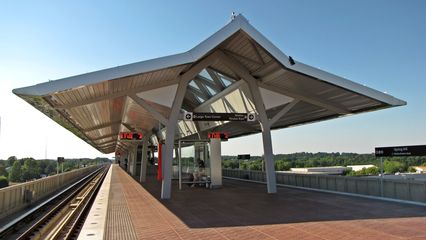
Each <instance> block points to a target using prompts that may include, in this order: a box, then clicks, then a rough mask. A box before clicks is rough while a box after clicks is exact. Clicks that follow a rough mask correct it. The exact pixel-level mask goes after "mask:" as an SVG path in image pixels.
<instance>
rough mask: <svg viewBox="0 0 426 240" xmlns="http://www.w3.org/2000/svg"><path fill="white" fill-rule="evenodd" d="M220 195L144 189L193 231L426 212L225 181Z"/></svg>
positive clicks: (152, 184)
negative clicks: (166, 194) (164, 196)
mask: <svg viewBox="0 0 426 240" xmlns="http://www.w3.org/2000/svg"><path fill="white" fill-rule="evenodd" d="M223 183H224V187H223V188H221V189H214V190H210V189H206V188H203V187H195V188H190V187H189V186H187V185H185V186H184V188H183V189H182V190H179V188H178V185H177V182H173V187H172V189H173V190H172V199H171V200H161V199H160V191H161V183H160V182H158V181H157V180H155V179H154V178H149V179H147V183H145V184H143V187H144V188H145V189H147V190H148V191H149V192H150V193H151V194H152V195H153V196H154V197H155V198H156V199H158V200H159V201H160V202H161V203H162V204H163V205H164V206H165V207H167V208H168V209H169V210H170V211H171V212H172V213H174V214H175V215H176V216H177V217H178V218H179V219H181V220H182V221H183V222H184V223H185V224H186V225H187V226H188V227H190V228H210V227H231V226H250V225H266V224H286V223H302V222H318V221H338V220H362V219H385V218H406V217H425V216H426V207H421V206H415V205H409V204H400V203H392V202H386V201H380V200H372V199H365V198H359V197H349V196H343V195H337V194H330V193H320V192H314V191H307V190H299V189H292V188H282V187H280V188H278V193H277V194H267V193H266V186H265V185H263V184H256V183H246V182H241V181H236V180H224V182H223Z"/></svg>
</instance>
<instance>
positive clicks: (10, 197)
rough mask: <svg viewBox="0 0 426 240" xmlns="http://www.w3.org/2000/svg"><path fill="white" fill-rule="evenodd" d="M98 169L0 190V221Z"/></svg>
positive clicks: (93, 167)
mask: <svg viewBox="0 0 426 240" xmlns="http://www.w3.org/2000/svg"><path fill="white" fill-rule="evenodd" d="M98 168H99V166H89V167H85V168H80V169H76V170H73V171H69V172H65V173H61V174H58V175H53V176H49V177H45V178H41V179H37V180H34V181H30V182H26V183H21V184H16V185H13V186H10V187H6V188H2V189H0V219H2V218H4V217H7V216H10V215H11V214H14V213H16V212H18V211H20V210H22V209H23V208H25V207H27V206H29V205H30V204H31V203H34V202H37V201H38V200H41V199H43V198H45V197H47V196H49V195H51V194H53V193H55V192H57V191H58V190H60V189H61V188H64V187H66V186H68V185H70V184H71V183H73V182H75V181H77V180H78V179H80V178H81V177H82V176H85V175H88V174H89V173H91V172H93V171H95V170H96V169H98Z"/></svg>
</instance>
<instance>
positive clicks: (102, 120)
mask: <svg viewBox="0 0 426 240" xmlns="http://www.w3.org/2000/svg"><path fill="white" fill-rule="evenodd" d="M185 81H186V82H185ZM182 82H185V83H184V84H182ZM250 85H251V87H250ZM253 86H255V87H256V88H257V89H258V90H256V91H253ZM13 92H14V93H15V94H16V95H18V96H19V97H21V98H23V99H24V100H25V101H27V102H28V103H30V104H31V105H33V106H34V107H35V108H37V109H38V110H40V111H41V112H43V113H44V114H46V115H47V116H48V117H50V118H51V119H53V120H54V121H56V122H57V123H58V124H60V125H62V126H63V127H65V128H67V129H68V130H69V131H71V132H72V133H74V134H75V135H77V136H78V137H79V138H81V139H83V140H84V141H86V142H87V143H88V144H90V145H92V146H93V147H94V148H96V149H98V150H99V151H101V152H103V153H111V152H114V151H116V150H117V149H123V150H125V149H127V148H128V147H129V144H130V143H126V142H120V141H119V140H118V137H117V136H118V133H119V132H125V131H140V132H143V133H144V134H147V135H154V136H156V137H157V138H159V139H161V138H165V136H166V133H165V132H166V131H167V128H166V127H165V126H167V124H168V121H169V119H170V115H171V112H172V111H171V109H172V106H173V104H174V103H175V105H176V104H178V105H179V114H180V115H182V113H183V112H184V111H187V112H218V113H254V114H255V115H258V114H259V109H258V108H259V107H261V108H264V109H263V111H264V112H266V115H267V119H268V120H267V121H268V124H269V127H270V129H280V128H287V127H291V126H295V125H300V124H306V123H311V122H316V121H322V120H327V119H333V118H338V117H342V116H347V115H351V114H356V113H361V112H368V111H373V110H378V109H383V108H388V107H395V106H400V105H405V104H406V103H405V102H404V101H402V100H399V99H397V98H394V97H392V96H390V95H388V94H385V93H382V92H379V91H376V90H374V89H371V88H368V87H366V86H363V85H360V84H357V83H355V82H352V81H350V80H347V79H345V78H342V77H339V76H336V75H333V74H331V73H328V72H325V71H323V70H320V69H317V68H314V67H311V66H309V65H306V64H304V63H301V62H298V61H295V60H293V59H292V58H290V57H289V56H287V55H286V54H284V53H283V52H282V51H280V50H279V49H278V48H277V47H275V46H274V45H273V44H272V43H271V42H270V41H269V40H268V39H266V38H265V37H264V36H263V35H262V34H261V33H260V32H258V31H257V30H256V29H255V28H254V27H253V26H251V25H250V24H249V22H248V21H247V20H246V19H245V18H244V17H243V16H242V15H238V16H236V17H235V18H234V19H232V20H231V21H230V22H229V23H228V24H227V25H226V26H224V27H223V28H222V29H220V30H219V31H218V32H216V33H214V34H213V35H212V36H210V37H209V38H207V39H206V40H205V41H203V42H201V43H200V44H199V45H197V46H195V47H194V48H192V49H191V50H189V51H187V52H184V53H180V54H176V55H171V56H166V57H161V58H156V59H152V60H147V61H142V62H136V63H132V64H128V65H124V66H119V67H114V68H108V69H103V70H99V71H96V72H91V73H86V74H82V75H77V76H72V77H68V78H64V79H59V80H56V81H49V82H45V83H41V84H37V85H34V86H29V87H23V88H18V89H14V90H13ZM180 96H182V97H183V99H179V98H180ZM180 100H181V101H180ZM256 101H260V102H261V103H262V104H261V105H258V104H256ZM262 105H263V107H262ZM256 106H258V107H256ZM260 117H261V116H260ZM259 119H260V118H259ZM174 131H175V138H174V139H175V140H178V139H195V138H197V139H198V138H206V136H207V133H208V132H210V131H215V132H226V133H228V134H229V137H230V138H233V137H238V136H243V135H249V134H253V133H258V132H261V131H262V125H261V124H260V123H259V121H245V122H244V121H199V122H193V121H183V120H182V117H181V116H180V117H179V118H178V121H177V127H176V128H175V130H174Z"/></svg>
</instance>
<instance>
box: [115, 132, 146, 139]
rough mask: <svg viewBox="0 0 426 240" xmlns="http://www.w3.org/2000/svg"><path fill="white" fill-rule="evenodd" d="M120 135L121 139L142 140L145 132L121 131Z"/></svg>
mask: <svg viewBox="0 0 426 240" xmlns="http://www.w3.org/2000/svg"><path fill="white" fill-rule="evenodd" d="M118 137H119V139H120V140H121V141H140V140H142V138H143V134H142V133H140V132H120V134H119V135H118Z"/></svg>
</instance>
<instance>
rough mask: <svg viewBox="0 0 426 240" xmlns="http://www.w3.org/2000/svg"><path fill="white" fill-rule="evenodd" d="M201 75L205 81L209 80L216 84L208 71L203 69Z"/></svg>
mask: <svg viewBox="0 0 426 240" xmlns="http://www.w3.org/2000/svg"><path fill="white" fill-rule="evenodd" d="M199 75H200V76H202V77H204V78H205V79H208V80H210V81H212V82H214V81H213V79H212V77H211V76H210V74H209V73H208V72H207V70H206V69H203V71H201V72H200V74H199Z"/></svg>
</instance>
